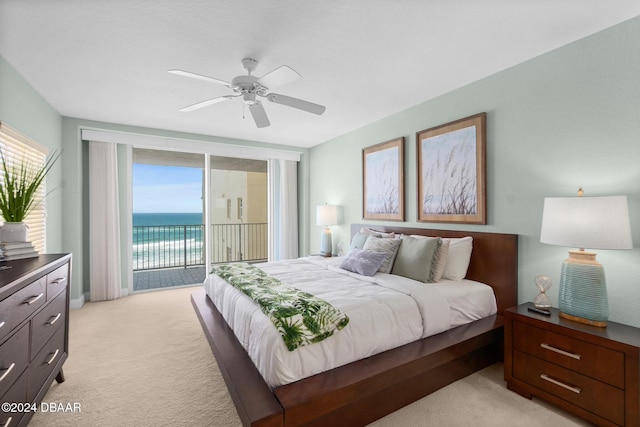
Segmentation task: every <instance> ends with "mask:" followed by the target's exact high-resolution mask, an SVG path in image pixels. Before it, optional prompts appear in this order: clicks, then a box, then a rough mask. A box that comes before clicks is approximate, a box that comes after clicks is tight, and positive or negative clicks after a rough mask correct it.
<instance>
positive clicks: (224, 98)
mask: <svg viewBox="0 0 640 427" xmlns="http://www.w3.org/2000/svg"><path fill="white" fill-rule="evenodd" d="M235 97H236V96H235V95H225V96H219V97H217V98H212V99H207V100H206V101H202V102H198V103H197V104H193V105H189V106H187V107H184V108H181V109H180V111H182V112H183V113H186V112H189V111H193V110H198V109H200V108H204V107H208V106H209V105H213V104H217V103H218V102H222V101H228V100H230V99H233V98H235Z"/></svg>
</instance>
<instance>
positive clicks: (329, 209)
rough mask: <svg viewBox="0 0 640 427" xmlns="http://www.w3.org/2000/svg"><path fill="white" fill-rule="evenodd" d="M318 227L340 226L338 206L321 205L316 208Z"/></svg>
mask: <svg viewBox="0 0 640 427" xmlns="http://www.w3.org/2000/svg"><path fill="white" fill-rule="evenodd" d="M316 225H322V226H330V225H338V206H336V205H319V206H318V207H317V208H316Z"/></svg>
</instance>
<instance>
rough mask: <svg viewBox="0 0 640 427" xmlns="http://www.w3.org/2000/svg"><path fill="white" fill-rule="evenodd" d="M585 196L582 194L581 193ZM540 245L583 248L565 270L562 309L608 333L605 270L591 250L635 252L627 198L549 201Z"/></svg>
mask: <svg viewBox="0 0 640 427" xmlns="http://www.w3.org/2000/svg"><path fill="white" fill-rule="evenodd" d="M578 194H579V195H581V194H582V189H580V190H579V192H578ZM540 241H541V242H542V243H547V244H550V245H558V246H569V247H573V248H580V249H579V250H570V251H569V258H567V259H566V260H565V261H564V262H563V264H562V271H561V275H560V293H559V297H558V309H559V311H560V316H561V317H563V318H565V319H570V320H573V321H576V322H580V323H585V324H589V325H593V326H600V327H606V326H607V320H608V316H609V305H608V299H607V288H606V281H605V275H604V268H603V267H602V264H600V263H599V262H598V261H596V254H595V253H594V252H588V251H585V248H588V249H632V248H633V243H632V240H631V227H630V223H629V209H628V207H627V197H626V196H608V197H547V198H545V200H544V210H543V214H542V227H541V230H540Z"/></svg>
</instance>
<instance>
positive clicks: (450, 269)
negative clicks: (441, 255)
mask: <svg viewBox="0 0 640 427" xmlns="http://www.w3.org/2000/svg"><path fill="white" fill-rule="evenodd" d="M443 240H449V254H448V256H447V265H446V266H445V268H444V273H442V278H443V279H449V280H462V279H464V278H465V276H466V275H467V270H468V269H469V261H470V260H471V251H472V249H473V237H471V236H467V237H461V238H458V239H443Z"/></svg>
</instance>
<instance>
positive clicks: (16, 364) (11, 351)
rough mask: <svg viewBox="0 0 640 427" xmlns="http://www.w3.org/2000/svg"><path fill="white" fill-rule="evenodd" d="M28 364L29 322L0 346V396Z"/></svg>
mask: <svg viewBox="0 0 640 427" xmlns="http://www.w3.org/2000/svg"><path fill="white" fill-rule="evenodd" d="M28 364H29V324H28V323H27V324H25V325H24V326H23V327H22V328H20V330H18V332H16V333H15V334H13V336H12V337H11V338H9V339H8V340H7V341H5V343H4V344H2V345H1V346H0V396H2V395H4V394H5V393H6V392H7V390H9V387H10V386H11V385H12V384H13V383H14V382H15V381H16V379H17V378H18V377H19V376H20V374H21V373H22V371H24V369H25V368H26V367H27V365H28Z"/></svg>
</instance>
